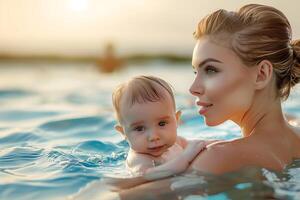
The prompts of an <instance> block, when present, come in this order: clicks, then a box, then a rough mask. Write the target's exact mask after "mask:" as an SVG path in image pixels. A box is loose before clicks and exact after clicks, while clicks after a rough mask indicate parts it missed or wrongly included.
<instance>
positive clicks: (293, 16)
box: [0, 0, 300, 56]
mask: <svg viewBox="0 0 300 200" xmlns="http://www.w3.org/2000/svg"><path fill="white" fill-rule="evenodd" d="M247 3H260V4H267V5H271V6H274V7H276V8H278V9H279V10H281V11H283V12H284V14H285V15H286V16H287V17H288V19H289V20H290V23H291V25H292V28H293V38H294V39H296V38H300V13H299V9H298V8H299V7H300V2H298V1H297V0H290V1H283V0H273V1H266V0H261V1H246V0H244V1H240V0H227V1H221V0H181V1H180V0H0V54H37V55H43V54H54V55H83V56H89V55H90V56H95V55H98V54H99V53H101V52H102V50H103V46H104V45H105V44H106V43H108V42H113V43H114V44H115V45H116V47H117V50H118V53H119V54H124V55H129V54H135V53H151V54H152V53H175V54H182V55H190V54H191V52H192V49H193V45H194V43H195V41H194V39H193V37H192V33H193V31H194V30H195V27H196V24H197V22H198V21H199V20H200V19H201V18H202V17H204V16H205V15H207V14H209V13H210V12H212V11H214V10H216V9H219V8H224V9H229V10H237V9H238V8H239V7H240V6H242V5H245V4H247Z"/></svg>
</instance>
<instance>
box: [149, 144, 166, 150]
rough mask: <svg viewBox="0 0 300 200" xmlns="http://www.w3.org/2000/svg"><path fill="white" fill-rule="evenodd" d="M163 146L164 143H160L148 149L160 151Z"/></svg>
mask: <svg viewBox="0 0 300 200" xmlns="http://www.w3.org/2000/svg"><path fill="white" fill-rule="evenodd" d="M164 147H165V145H161V146H156V147H148V149H149V150H150V151H160V150H161V149H163V148H164Z"/></svg>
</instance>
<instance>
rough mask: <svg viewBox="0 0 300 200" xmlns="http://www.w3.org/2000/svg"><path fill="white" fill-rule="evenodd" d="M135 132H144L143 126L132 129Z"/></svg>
mask: <svg viewBox="0 0 300 200" xmlns="http://www.w3.org/2000/svg"><path fill="white" fill-rule="evenodd" d="M134 130H135V131H138V132H141V131H144V130H145V127H144V126H137V127H135V128H134Z"/></svg>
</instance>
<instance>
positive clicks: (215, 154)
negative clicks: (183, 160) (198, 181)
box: [190, 139, 246, 174]
mask: <svg viewBox="0 0 300 200" xmlns="http://www.w3.org/2000/svg"><path fill="white" fill-rule="evenodd" d="M240 145H241V141H240V140H238V139H237V140H232V141H219V142H216V143H213V144H211V145H209V146H208V147H207V149H206V150H205V151H203V152H202V153H201V154H199V155H198V157H197V158H196V159H195V160H194V162H193V163H192V164H191V166H190V168H191V169H193V170H197V171H202V172H207V173H212V174H222V173H224V172H230V171H233V170H235V169H237V168H240V167H242V165H241V164H243V155H245V154H244V153H243V152H242V151H243V150H246V149H243V147H241V146H240Z"/></svg>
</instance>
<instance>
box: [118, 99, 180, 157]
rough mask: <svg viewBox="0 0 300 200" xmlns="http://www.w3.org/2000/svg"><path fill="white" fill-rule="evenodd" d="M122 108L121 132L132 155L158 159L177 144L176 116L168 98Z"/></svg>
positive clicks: (125, 105)
mask: <svg viewBox="0 0 300 200" xmlns="http://www.w3.org/2000/svg"><path fill="white" fill-rule="evenodd" d="M121 107H122V108H123V109H121V116H122V127H123V131H124V134H125V135H126V137H127V140H128V142H129V145H130V147H131V149H132V150H133V151H135V152H137V153H144V154H148V155H152V156H160V155H161V154H163V153H164V152H165V151H166V150H167V149H168V148H169V147H171V146H172V145H173V144H174V143H175V142H176V138H177V121H178V117H179V114H178V115H177V114H176V112H175V109H174V106H173V101H172V99H171V97H170V95H168V94H166V95H165V98H164V99H161V100H160V101H157V102H146V103H135V104H134V105H132V106H128V104H126V102H123V105H122V104H121ZM177 116H178V117H177Z"/></svg>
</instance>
